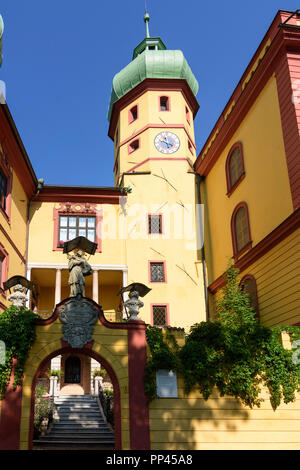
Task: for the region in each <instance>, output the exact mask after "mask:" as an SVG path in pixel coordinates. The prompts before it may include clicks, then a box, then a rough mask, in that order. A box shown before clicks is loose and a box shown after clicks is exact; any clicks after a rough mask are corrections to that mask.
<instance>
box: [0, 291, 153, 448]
mask: <svg viewBox="0 0 300 470" xmlns="http://www.w3.org/2000/svg"><path fill="white" fill-rule="evenodd" d="M72 302H73V303H76V302H77V303H76V308H75V309H74V305H75V304H74V305H73V304H72ZM82 304H83V305H84V308H83V310H85V312H86V309H87V308H88V309H89V311H92V310H93V312H94V313H95V315H96V316H95V317H94V320H93V324H94V325H93V327H91V322H89V327H87V326H86V325H85V327H83V328H82V327H79V326H78V325H79V323H78V322H79V321H80V314H81V313H80V312H81V307H80V305H82ZM79 307H80V308H79ZM83 316H84V315H83ZM74 318H75V320H76V321H74ZM71 327H72V328H71ZM68 328H69V330H72V334H71V335H68ZM145 330H146V325H145V323H144V322H143V321H139V320H135V321H128V322H127V323H110V322H108V321H107V320H106V319H105V317H104V315H103V311H102V309H101V307H100V306H99V305H98V304H96V303H95V302H94V301H93V300H91V299H88V298H86V297H81V296H79V297H77V298H76V299H74V298H69V299H65V300H63V301H62V302H61V303H59V304H58V305H57V306H56V308H55V310H54V312H53V315H52V316H51V317H50V318H49V319H48V320H38V321H37V326H36V332H37V338H36V341H35V343H34V345H33V347H32V349H31V351H30V354H29V357H28V359H27V361H26V366H25V372H24V379H23V382H22V386H19V387H17V389H16V390H15V391H13V390H12V384H13V375H14V372H13V374H12V377H11V381H10V384H9V387H8V389H7V393H6V397H5V399H4V400H3V401H2V406H1V418H0V449H3V450H4V449H6V450H8V449H10V450H18V449H20V450H26V449H31V448H32V440H33V418H34V400H35V385H36V381H37V378H38V376H39V374H40V372H41V370H43V368H44V367H45V364H46V363H47V362H48V361H49V360H50V359H52V358H53V357H55V356H57V355H59V354H65V353H69V354H71V355H72V356H76V355H79V354H80V355H87V356H90V357H92V358H94V359H95V360H96V361H98V362H101V364H103V366H104V367H105V369H106V370H107V371H108V373H109V375H110V378H111V381H112V384H113V389H114V403H115V406H114V422H115V448H116V449H150V433H149V412H148V407H147V399H146V397H145V394H144V383H143V375H144V367H145V363H146V333H145ZM87 331H88V333H87ZM89 335H90V338H89V337H88V336H89ZM66 339H67V340H66ZM87 339H90V340H89V341H88V342H85V341H87ZM70 343H71V344H70ZM83 343H84V344H83ZM78 345H79V346H80V347H78ZM75 346H76V347H75ZM74 364H75V363H74ZM74 364H73V366H74Z"/></svg>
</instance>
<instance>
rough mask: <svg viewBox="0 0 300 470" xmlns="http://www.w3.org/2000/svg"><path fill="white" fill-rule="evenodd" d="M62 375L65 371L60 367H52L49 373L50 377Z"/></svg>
mask: <svg viewBox="0 0 300 470" xmlns="http://www.w3.org/2000/svg"><path fill="white" fill-rule="evenodd" d="M62 375H63V371H62V370H60V369H51V370H49V372H48V373H47V377H48V379H50V377H57V378H58V379H60V378H61V376H62Z"/></svg>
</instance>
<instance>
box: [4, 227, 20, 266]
mask: <svg viewBox="0 0 300 470" xmlns="http://www.w3.org/2000/svg"><path fill="white" fill-rule="evenodd" d="M0 230H1V232H2V233H3V235H4V236H5V238H6V239H7V240H8V241H9V243H10V244H11V246H12V247H13V249H14V250H15V252H16V253H17V255H18V256H19V258H20V259H21V261H22V263H24V264H25V258H24V256H23V255H22V253H21V252H20V251H19V249H18V248H17V246H16V245H15V243H14V242H13V240H12V239H11V238H10V236H9V235H8V233H7V232H6V230H5V228H4V227H3V226H2V225H1V224H0Z"/></svg>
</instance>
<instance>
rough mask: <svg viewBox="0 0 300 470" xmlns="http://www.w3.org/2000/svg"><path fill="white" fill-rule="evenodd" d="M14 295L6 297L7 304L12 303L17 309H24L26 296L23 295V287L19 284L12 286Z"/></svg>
mask: <svg viewBox="0 0 300 470" xmlns="http://www.w3.org/2000/svg"><path fill="white" fill-rule="evenodd" d="M13 289H14V293H13V294H10V295H9V296H8V300H9V302H11V303H12V305H14V306H15V307H19V308H25V307H26V301H27V296H26V294H25V291H26V289H25V287H23V286H22V285H21V284H17V285H15V286H14V288H13Z"/></svg>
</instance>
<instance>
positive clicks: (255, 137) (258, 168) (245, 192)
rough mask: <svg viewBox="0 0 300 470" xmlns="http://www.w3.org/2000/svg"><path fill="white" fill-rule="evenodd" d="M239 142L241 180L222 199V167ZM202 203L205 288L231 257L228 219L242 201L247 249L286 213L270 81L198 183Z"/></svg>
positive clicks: (284, 168)
mask: <svg viewBox="0 0 300 470" xmlns="http://www.w3.org/2000/svg"><path fill="white" fill-rule="evenodd" d="M239 141H240V142H242V144H243V153H244V165H245V178H244V180H243V181H241V183H240V184H239V185H238V187H237V188H236V189H235V191H234V192H233V193H232V194H231V195H230V197H227V195H226V193H227V186H226V172H225V163H226V159H227V155H228V153H229V151H230V149H231V147H232V145H233V144H234V143H236V142H239ZM202 186H203V188H202V195H203V196H202V197H203V202H204V204H205V209H206V210H205V216H206V228H207V231H206V237H205V238H206V240H207V239H208V238H209V245H210V248H209V252H208V253H207V254H208V255H209V256H208V259H207V262H208V265H209V269H208V276H209V284H210V283H212V282H213V281H214V280H215V279H216V278H218V277H219V276H221V275H222V273H223V272H224V271H225V269H226V267H227V264H228V260H229V259H230V258H232V256H233V248H232V237H231V228H230V222H231V216H232V213H233V211H234V208H235V207H236V206H237V204H238V203H240V202H241V201H245V202H246V203H247V205H248V209H249V220H250V229H251V236H252V241H253V246H254V245H257V243H259V242H260V241H261V240H262V239H263V238H264V237H266V236H267V235H268V234H269V233H270V232H272V230H274V229H275V228H276V227H277V226H278V225H279V224H280V223H281V222H283V221H284V220H285V219H286V218H287V217H288V216H289V215H290V214H291V213H292V212H293V205H292V198H291V190H290V184H289V177H288V172H287V165H286V157H285V150H284V142H283V136H282V128H281V118H280V112H279V105H278V96H277V87H276V81H275V77H274V76H272V77H271V78H270V80H269V81H268V83H267V84H266V86H265V87H264V89H263V90H262V92H261V94H260V95H259V97H258V98H257V100H256V101H255V103H254V104H253V106H252V107H251V110H250V111H249V113H248V114H247V116H246V117H245V119H244V120H243V121H242V122H241V124H240V126H239V127H238V129H237V131H236V132H235V133H234V135H233V137H232V138H231V139H230V140H229V141H228V143H227V145H226V147H225V148H224V150H223V152H222V153H221V154H220V156H219V158H218V160H217V162H216V163H215V165H214V167H213V169H212V170H211V171H210V173H209V174H208V175H207V177H206V178H205V182H204V183H203V184H202Z"/></svg>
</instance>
